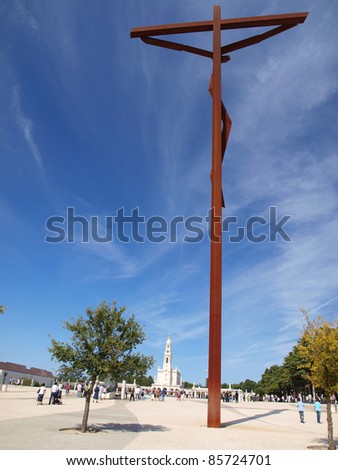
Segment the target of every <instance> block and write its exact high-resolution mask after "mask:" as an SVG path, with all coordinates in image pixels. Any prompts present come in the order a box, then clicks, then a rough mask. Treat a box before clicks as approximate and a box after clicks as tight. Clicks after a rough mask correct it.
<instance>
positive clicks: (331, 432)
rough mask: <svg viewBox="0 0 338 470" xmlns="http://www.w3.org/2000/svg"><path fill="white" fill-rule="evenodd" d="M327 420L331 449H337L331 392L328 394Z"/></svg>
mask: <svg viewBox="0 0 338 470" xmlns="http://www.w3.org/2000/svg"><path fill="white" fill-rule="evenodd" d="M326 420H327V440H328V443H329V450H336V444H335V442H334V438H333V422H332V411H331V400H330V394H329V393H327V396H326Z"/></svg>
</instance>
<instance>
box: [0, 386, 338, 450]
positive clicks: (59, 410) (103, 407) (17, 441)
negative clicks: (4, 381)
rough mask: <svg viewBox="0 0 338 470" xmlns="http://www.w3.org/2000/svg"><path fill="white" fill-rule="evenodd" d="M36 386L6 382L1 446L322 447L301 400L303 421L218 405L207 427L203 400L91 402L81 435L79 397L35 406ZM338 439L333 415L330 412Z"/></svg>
mask: <svg viewBox="0 0 338 470" xmlns="http://www.w3.org/2000/svg"><path fill="white" fill-rule="evenodd" d="M36 391H37V389H35V388H29V387H15V386H12V387H9V388H8V390H7V391H2V392H0V449H2V450H5V449H7V450H15V449H21V450H27V449H30V450H80V449H86V450H122V449H124V450H141V449H142V450H185V449H189V450H194V449H197V450H216V449H222V450H226V449H229V450H236V449H241V450H244V449H245V450H261V449H262V450H263V449H266V450H306V449H309V448H320V447H321V446H323V445H325V444H326V439H327V423H326V412H325V406H323V407H322V408H323V413H322V424H318V423H317V422H316V415H315V412H314V410H313V405H305V424H302V423H300V420H299V416H298V411H297V408H296V405H295V404H289V403H266V402H248V403H245V402H244V403H222V423H223V424H222V427H221V429H210V428H207V427H206V421H207V401H206V400H204V399H201V400H198V399H188V400H186V401H177V400H176V398H166V399H165V401H164V402H158V401H151V400H150V398H147V399H146V400H139V401H134V402H133V401H132V402H130V401H124V400H102V401H100V402H99V403H91V409H90V415H89V426H90V427H91V428H92V429H93V431H94V430H95V431H96V432H87V433H86V434H81V433H80V432H77V431H76V428H78V427H79V426H80V424H81V420H82V414H83V408H84V398H78V397H77V396H76V392H71V395H70V396H63V403H62V405H48V399H49V395H50V390H49V389H48V390H47V394H46V396H45V399H44V405H43V406H38V405H37V404H36V396H37V394H36ZM333 421H334V432H335V438H336V441H337V442H338V413H333Z"/></svg>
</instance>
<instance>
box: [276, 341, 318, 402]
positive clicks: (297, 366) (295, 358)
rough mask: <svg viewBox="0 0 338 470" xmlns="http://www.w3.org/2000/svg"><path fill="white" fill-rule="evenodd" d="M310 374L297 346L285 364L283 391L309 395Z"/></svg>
mask: <svg viewBox="0 0 338 470" xmlns="http://www.w3.org/2000/svg"><path fill="white" fill-rule="evenodd" d="M308 373H309V370H308V369H307V368H306V362H305V361H304V359H303V358H302V356H301V355H300V352H299V345H298V344H297V345H296V346H294V348H293V350H292V351H291V352H290V353H289V354H288V355H287V356H286V357H285V359H284V362H283V370H282V384H283V391H284V392H286V393H298V392H301V393H302V394H307V393H309V392H310V391H311V382H310V381H309V380H308V378H307V376H308Z"/></svg>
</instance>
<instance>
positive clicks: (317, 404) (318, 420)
mask: <svg viewBox="0 0 338 470" xmlns="http://www.w3.org/2000/svg"><path fill="white" fill-rule="evenodd" d="M314 408H315V412H316V415H317V423H319V424H320V415H321V411H322V407H321V404H320V401H319V398H318V397H316V400H315V404H314Z"/></svg>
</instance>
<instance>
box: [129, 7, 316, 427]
mask: <svg viewBox="0 0 338 470" xmlns="http://www.w3.org/2000/svg"><path fill="white" fill-rule="evenodd" d="M213 13H214V16H213V20H212V21H198V22H193V23H179V24H177V23H176V24H165V25H158V26H150V27H141V28H133V29H132V30H131V33H130V35H131V37H132V38H140V39H142V41H144V42H145V43H147V44H151V45H153V46H159V47H165V48H167V49H173V50H176V51H185V52H190V53H193V54H197V55H200V56H203V57H208V58H209V59H211V60H212V75H211V80H210V87H209V91H210V93H211V96H212V167H211V175H210V176H211V214H212V215H211V224H210V235H211V236H210V312H209V364H208V423H207V425H208V427H211V428H219V427H220V426H221V400H220V398H221V397H220V394H221V343H222V341H221V330H222V207H224V201H223V194H222V160H223V156H224V152H225V149H226V144H227V141H228V137H229V133H230V128H231V120H230V118H229V116H228V114H227V112H226V110H225V107H224V105H223V103H222V91H221V65H222V63H225V62H228V61H229V60H230V57H229V56H228V55H227V54H228V53H229V52H233V51H236V50H238V49H242V48H244V47H247V46H251V45H253V44H257V43H259V42H261V41H263V40H265V39H268V38H270V37H272V36H275V35H276V34H279V33H282V32H283V31H286V30H287V29H290V28H293V27H294V26H296V25H297V24H300V23H303V22H304V21H305V19H306V17H307V15H308V13H307V12H305V13H291V14H283V15H269V16H254V17H250V18H232V19H223V20H222V19H221V8H220V6H218V5H217V6H214V12H213ZM257 27H273V28H272V29H271V28H270V29H269V30H268V31H265V32H263V33H261V34H257V35H255V36H251V37H249V38H246V39H243V40H241V41H237V42H233V43H231V44H227V45H225V46H222V45H221V31H224V30H230V29H242V28H257ZM205 31H212V32H213V50H212V51H208V50H205V49H200V48H197V47H192V46H188V45H185V44H178V43H176V42H171V41H167V40H163V39H158V38H156V37H154V36H167V35H171V34H184V33H198V32H205Z"/></svg>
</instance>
